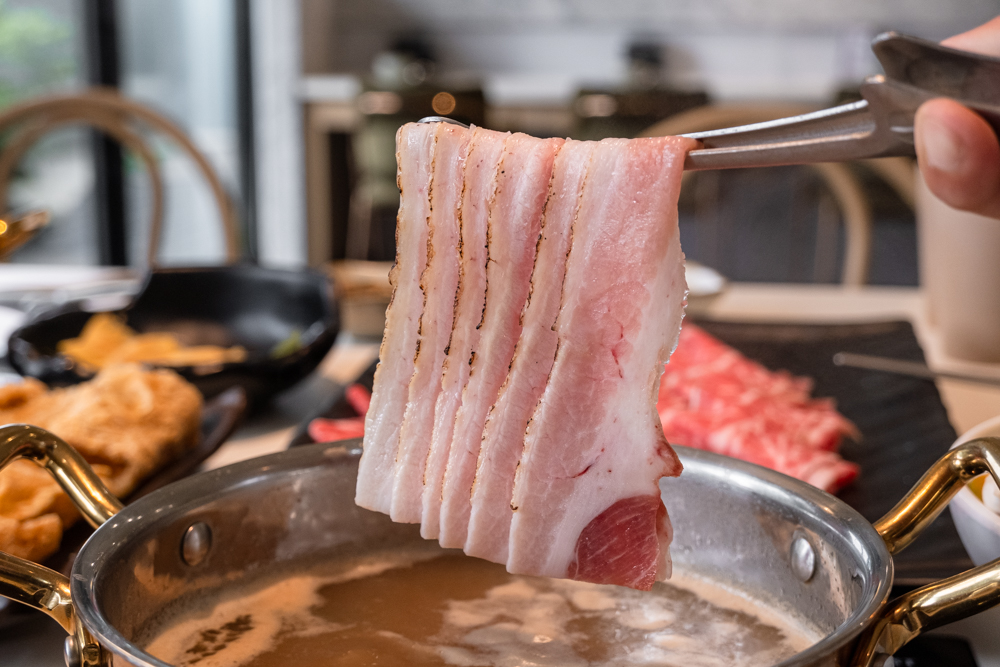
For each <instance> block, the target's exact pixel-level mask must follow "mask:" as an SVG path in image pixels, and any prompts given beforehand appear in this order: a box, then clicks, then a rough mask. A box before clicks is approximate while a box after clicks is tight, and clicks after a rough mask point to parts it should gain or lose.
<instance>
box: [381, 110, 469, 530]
mask: <svg viewBox="0 0 1000 667" xmlns="http://www.w3.org/2000/svg"><path fill="white" fill-rule="evenodd" d="M438 125H439V126H440V127H439V129H438V138H437V144H436V149H435V158H434V172H433V177H432V179H433V180H432V182H433V187H432V188H431V192H430V215H429V216H428V218H427V221H428V228H429V231H428V240H427V266H426V268H425V269H424V272H423V274H422V275H421V277H420V288H421V290H422V291H423V294H424V304H423V312H422V314H421V316H420V329H419V335H420V338H419V345H418V349H417V356H416V361H415V363H414V371H413V377H412V378H411V379H410V387H409V392H408V400H407V404H406V412H405V414H404V417H403V425H402V428H401V430H400V437H399V448H398V451H397V453H396V474H395V476H394V486H393V490H392V506H391V511H390V513H389V516H391V517H392V520H393V521H401V522H406V523H420V519H421V515H422V511H421V495H422V493H423V476H424V466H425V464H426V462H427V452H428V449H429V447H430V441H431V435H432V432H433V430H434V404H435V402H436V401H437V397H438V393H439V391H440V389H441V373H442V370H443V366H444V359H445V350H446V349H447V347H448V341H449V339H450V338H451V330H452V318H453V317H454V313H455V293H456V291H457V290H458V273H459V261H460V260H459V242H460V238H461V206H462V184H463V179H464V175H465V160H466V157H467V154H468V150H469V139H470V137H471V135H472V132H471V131H470V130H467V129H465V128H463V127H458V126H456V125H450V124H447V123H439V124H438Z"/></svg>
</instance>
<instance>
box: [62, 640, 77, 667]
mask: <svg viewBox="0 0 1000 667" xmlns="http://www.w3.org/2000/svg"><path fill="white" fill-rule="evenodd" d="M63 659H64V660H65V661H66V667H80V663H81V660H80V647H79V646H78V645H77V643H76V637H74V636H73V635H70V636H69V637H67V638H66V641H64V642H63Z"/></svg>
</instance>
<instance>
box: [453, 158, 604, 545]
mask: <svg viewBox="0 0 1000 667" xmlns="http://www.w3.org/2000/svg"><path fill="white" fill-rule="evenodd" d="M596 145H597V144H595V143H594V142H590V141H587V142H584V141H568V142H566V144H565V145H564V146H563V147H562V149H561V150H560V151H559V154H558V155H557V156H556V161H555V167H554V169H553V176H552V181H551V188H550V190H551V191H550V193H549V198H548V201H547V202H546V204H545V214H544V217H543V219H542V235H541V239H540V240H539V241H538V253H537V255H536V257H535V267H534V269H533V270H532V273H531V290H530V293H529V294H528V304H527V306H526V307H525V310H524V318H523V319H524V323H523V328H522V331H521V338H520V339H519V340H518V342H517V347H516V349H515V350H514V358H513V360H512V361H511V365H510V372H509V373H508V375H507V379H506V380H505V381H504V383H503V386H502V387H501V389H500V395H499V396H498V397H497V400H496V403H495V404H494V405H493V407H492V408H490V413H489V417H488V418H487V420H486V427H485V429H484V430H483V444H482V449H481V450H480V452H479V466H478V468H477V470H476V478H475V483H474V484H473V488H472V514H471V516H470V519H469V535H468V537H467V538H466V541H465V552H466V553H467V554H469V555H470V556H478V557H480V558H485V559H487V560H491V561H494V562H496V563H506V562H507V540H508V537H509V536H510V520H511V517H512V516H513V511H512V510H511V507H510V499H511V496H512V494H513V489H514V471H515V470H517V464H518V461H520V460H521V450H522V449H523V448H524V430H525V428H526V427H527V426H528V420H529V419H531V415H532V413H533V412H534V411H535V406H536V405H537V404H538V399H539V398H541V396H542V390H544V389H545V383H546V381H547V379H548V377H549V371H550V370H551V369H552V362H553V361H554V360H555V356H556V345H557V342H558V336H557V334H556V331H555V323H556V316H558V314H559V300H560V297H561V296H562V285H563V277H564V276H565V273H566V256H567V254H568V253H569V246H570V235H571V232H572V227H573V220H574V219H575V218H576V211H577V206H578V204H579V202H580V193H581V192H582V190H583V183H584V177H585V176H586V173H587V166H588V165H589V164H590V156H591V154H592V153H593V151H594V146H596Z"/></svg>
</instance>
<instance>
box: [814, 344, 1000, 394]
mask: <svg viewBox="0 0 1000 667" xmlns="http://www.w3.org/2000/svg"><path fill="white" fill-rule="evenodd" d="M833 365H834V366H849V367H852V368H864V369H867V370H872V371H882V372H884V373H895V374H897V375H909V376H911V377H918V378H926V379H928V380H936V379H938V378H943V379H946V380H961V381H962V382H977V383H979V384H988V385H993V386H1000V378H995V377H987V376H984V375H966V374H963V373H949V372H947V371H935V370H932V369H931V368H929V367H928V366H927V364H925V363H923V362H920V361H908V360H905V359H890V358H888V357H877V356H874V355H870V354H855V353H853V352H838V353H836V354H835V355H833Z"/></svg>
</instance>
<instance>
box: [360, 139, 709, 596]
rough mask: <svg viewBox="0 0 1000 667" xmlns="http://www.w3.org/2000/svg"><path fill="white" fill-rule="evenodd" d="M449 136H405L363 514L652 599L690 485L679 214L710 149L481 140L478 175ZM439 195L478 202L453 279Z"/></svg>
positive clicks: (463, 221) (517, 563)
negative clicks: (667, 500)
mask: <svg viewBox="0 0 1000 667" xmlns="http://www.w3.org/2000/svg"><path fill="white" fill-rule="evenodd" d="M434 127H435V126H433V125H430V126H419V125H417V126H414V125H408V126H404V127H403V128H402V129H401V130H400V132H399V135H398V140H397V146H398V161H399V174H400V175H399V182H400V185H401V190H402V201H401V205H400V215H399V220H398V226H399V229H398V231H397V239H398V242H399V246H400V247H399V249H398V251H397V266H396V268H394V270H393V275H394V289H395V292H394V296H393V300H392V303H391V305H390V308H389V311H388V312H387V318H386V334H385V339H384V340H383V346H382V355H381V361H380V366H379V370H378V372H377V374H376V383H375V389H374V393H373V398H372V407H371V411H370V412H369V413H368V419H369V428H368V429H366V435H365V443H364V447H365V450H364V454H363V456H362V461H361V469H360V471H359V477H358V492H357V499H358V503H359V504H360V505H362V506H365V507H369V508H371V509H376V510H379V511H382V512H387V513H388V512H389V511H390V509H391V511H392V515H393V517H394V518H398V519H403V520H407V521H416V520H420V521H421V522H422V526H421V532H422V534H423V535H424V536H425V537H430V538H434V537H437V538H439V539H440V540H441V542H442V544H444V545H445V546H460V547H464V548H465V550H466V552H467V553H470V554H473V555H479V556H482V557H485V558H488V559H490V560H495V561H498V562H502V563H505V564H506V565H507V568H508V570H510V571H511V572H516V573H524V574H539V575H546V576H555V577H568V578H575V579H582V580H587V581H595V582H600V583H614V584H621V585H627V586H632V587H634V588H643V589H648V588H649V587H650V586H652V583H653V581H655V580H656V579H658V578H663V577H665V576H667V575H668V574H669V560H668V558H667V552H666V549H667V546H668V544H669V538H670V526H669V520H668V518H667V514H666V510H665V508H664V507H663V504H662V502H661V501H660V496H659V490H658V483H659V480H660V478H662V477H664V476H670V475H676V474H679V473H680V464H679V462H678V461H677V458H676V456H675V455H674V453H673V451H672V450H671V449H670V447H669V445H668V444H667V442H666V440H665V439H664V437H663V433H662V429H661V428H660V424H659V417H658V415H657V412H656V396H657V389H658V386H659V378H660V374H661V372H662V369H663V362H664V361H665V360H666V358H667V356H668V355H669V353H670V351H671V349H672V348H673V346H674V345H675V344H676V341H677V335H678V331H679V327H680V319H681V316H682V311H683V301H684V295H685V291H686V286H685V284H684V276H683V255H682V253H681V251H680V246H679V241H678V232H677V211H676V206H677V195H678V191H679V188H680V176H681V172H682V169H683V159H684V155H685V153H686V151H687V150H689V149H690V148H691V147H692V145H693V142H690V141H688V140H684V139H678V138H651V139H636V140H604V141H601V142H575V141H569V142H565V143H564V142H562V141H561V140H539V139H533V138H530V137H527V136H525V135H509V136H508V135H501V134H499V133H494V132H489V131H484V130H480V129H474V130H472V131H471V137H470V138H469V139H468V144H467V152H466V159H465V160H464V166H463V167H462V168H461V169H459V168H458V166H457V163H453V162H451V161H450V159H446V162H447V164H448V165H449V167H448V168H441V169H439V168H437V165H436V163H435V160H436V159H439V158H438V157H437V156H440V155H443V154H444V152H443V151H444V149H443V146H444V145H445V144H442V142H441V135H438V134H437V133H436V132H437V130H435V129H426V128H434ZM421 138H422V139H421ZM460 152H461V151H460V150H459V153H460ZM460 171H461V172H462V173H461V176H459V175H458V174H459V172H460ZM459 178H461V181H462V185H461V188H458V187H457V180H458V179H459ZM439 179H449V180H448V182H447V183H445V182H443V181H442V182H439ZM438 188H442V192H445V191H446V192H448V193H449V194H448V195H447V197H445V199H444V201H446V202H448V203H447V206H448V207H449V210H452V209H455V207H456V201H455V200H456V197H455V196H454V193H455V192H457V191H459V190H461V192H462V196H461V201H460V203H459V204H457V213H456V215H455V216H454V217H455V219H457V221H458V226H459V230H458V237H459V238H460V239H461V243H460V244H459V249H458V256H457V258H456V256H455V254H454V253H453V252H450V254H449V255H448V256H449V258H450V259H449V260H448V263H447V267H448V268H447V270H445V269H444V266H445V265H444V264H442V265H441V268H439V269H435V267H436V266H437V262H438V257H437V244H436V242H435V241H434V239H436V238H437V236H438V234H439V233H440V230H438V229H437V228H436V226H435V225H434V224H433V223H432V222H431V221H432V220H437V219H438V218H437V216H436V214H435V213H434V209H435V207H436V206H437V200H436V199H435V196H434V193H435V192H436V191H437V189H438ZM418 199H419V200H418ZM417 200H418V201H417ZM421 224H422V225H423V227H424V228H425V229H424V230H423V231H422V232H421V231H417V230H415V229H414V227H415V226H420V225H421ZM428 227H430V231H428V230H427V228H428ZM448 238H452V237H448ZM428 239H431V244H430V245H428ZM448 243H451V241H448ZM448 247H449V248H450V247H451V246H450V245H449V246H448ZM421 255H422V256H421ZM456 260H457V264H458V271H457V276H458V277H457V280H453V279H452V278H451V277H452V276H454V275H455V272H454V270H453V269H454V266H455V262H456ZM438 272H439V273H441V274H442V275H444V276H445V277H443V278H441V279H440V282H439V283H436V284H435V285H434V286H433V287H431V286H430V285H429V284H427V283H426V282H424V284H421V277H424V278H425V279H430V276H432V275H435V274H436V273H438ZM406 281H409V282H406ZM449 294H451V299H452V301H453V303H454V311H453V316H452V318H451V320H452V322H451V332H450V336H449V337H448V344H447V346H446V347H445V348H443V349H441V350H435V353H434V357H433V358H432V359H431V360H430V361H428V359H427V358H425V359H424V364H425V365H426V368H424V367H423V366H421V357H422V355H424V354H425V352H426V350H425V349H424V343H423V341H424V339H423V338H422V336H423V335H424V334H425V331H424V329H423V326H422V324H421V322H422V321H423V319H426V320H427V321H428V322H431V321H433V322H434V323H435V325H434V327H433V331H431V329H430V328H429V329H428V330H427V332H426V335H427V336H428V342H429V343H431V344H435V345H437V346H438V347H439V348H440V346H441V343H442V341H443V340H444V335H443V328H444V327H443V323H444V322H446V321H447V320H448V316H447V314H446V313H445V312H444V311H445V310H446V309H445V308H444V307H443V304H444V303H445V302H447V301H448V295H449ZM430 310H433V312H429V311H430ZM422 318H423V319H422ZM442 355H443V359H441V356H442ZM428 377H430V378H433V379H435V380H438V381H439V382H440V386H438V387H432V388H428V384H427V382H428V380H427V378H428ZM415 382H418V384H414V383H415ZM401 387H402V388H401ZM377 406H378V407H377ZM377 410H381V411H383V412H384V413H385V418H382V417H379V416H373V412H375V411H377ZM431 411H433V414H431ZM418 413H419V414H418ZM411 423H413V424H417V423H420V424H422V426H421V428H420V433H421V434H422V435H420V436H419V438H421V441H416V440H415V439H416V438H417V437H418V436H416V435H415V434H416V432H417V429H411V428H410V426H409V424H411ZM431 423H432V424H433V428H432V429H431V437H430V439H429V441H428V440H427V435H426V434H427V429H428V426H427V424H431ZM372 426H374V427H375V428H372ZM401 426H402V436H401V435H400V427H401ZM424 451H426V453H427V454H426V458H425V459H424V461H423V462H422V466H421V461H420V459H421V454H422V453H423V452H424ZM403 477H405V479H403ZM387 478H388V482H387V481H386V479H387ZM418 488H419V490H420V493H419V494H418V493H416V491H417V489H418ZM403 489H406V491H405V492H404V491H401V490H403ZM418 496H419V498H418Z"/></svg>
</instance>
